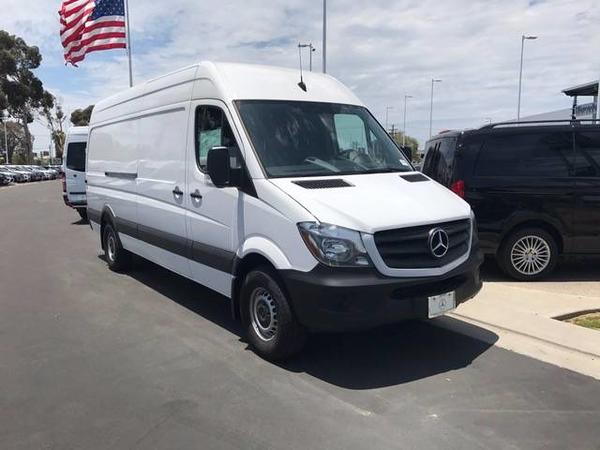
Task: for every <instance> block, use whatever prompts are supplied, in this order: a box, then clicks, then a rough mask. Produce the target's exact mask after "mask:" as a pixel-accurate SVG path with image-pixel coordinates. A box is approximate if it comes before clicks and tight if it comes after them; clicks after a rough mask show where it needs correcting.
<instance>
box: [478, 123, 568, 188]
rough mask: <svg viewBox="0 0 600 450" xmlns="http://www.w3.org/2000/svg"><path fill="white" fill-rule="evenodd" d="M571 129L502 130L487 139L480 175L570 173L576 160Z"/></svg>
mask: <svg viewBox="0 0 600 450" xmlns="http://www.w3.org/2000/svg"><path fill="white" fill-rule="evenodd" d="M572 136H573V134H572V133H571V132H536V133H517V134H515V133H502V134H496V135H491V136H490V137H488V138H487V139H486V142H485V144H484V147H483V150H482V151H481V152H480V155H479V161H478V163H477V174H478V175H479V176H515V177H568V176H569V173H570V168H571V166H572V163H573V156H574V152H573V137H572Z"/></svg>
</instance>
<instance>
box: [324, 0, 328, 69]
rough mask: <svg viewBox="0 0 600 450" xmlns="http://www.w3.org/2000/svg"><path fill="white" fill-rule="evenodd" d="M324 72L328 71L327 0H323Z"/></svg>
mask: <svg viewBox="0 0 600 450" xmlns="http://www.w3.org/2000/svg"><path fill="white" fill-rule="evenodd" d="M323 73H327V0H323Z"/></svg>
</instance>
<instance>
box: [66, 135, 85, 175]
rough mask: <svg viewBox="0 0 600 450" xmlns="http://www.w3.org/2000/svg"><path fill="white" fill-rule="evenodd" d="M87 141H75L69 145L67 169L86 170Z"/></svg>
mask: <svg viewBox="0 0 600 450" xmlns="http://www.w3.org/2000/svg"><path fill="white" fill-rule="evenodd" d="M86 147H87V144H86V143H85V142H73V143H71V144H69V146H68V147H67V169H71V170H76V171H77V172H85V149H86Z"/></svg>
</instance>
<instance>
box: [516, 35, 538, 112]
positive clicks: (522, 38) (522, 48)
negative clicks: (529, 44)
mask: <svg viewBox="0 0 600 450" xmlns="http://www.w3.org/2000/svg"><path fill="white" fill-rule="evenodd" d="M534 39H537V36H526V35H524V34H523V35H521V65H520V68H519V101H518V103H517V121H519V120H521V87H522V85H523V53H524V52H525V41H528V40H534Z"/></svg>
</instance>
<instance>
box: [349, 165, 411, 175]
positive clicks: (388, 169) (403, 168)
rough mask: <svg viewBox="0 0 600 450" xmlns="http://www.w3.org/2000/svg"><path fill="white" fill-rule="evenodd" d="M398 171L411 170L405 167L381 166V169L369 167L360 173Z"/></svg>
mask: <svg viewBox="0 0 600 450" xmlns="http://www.w3.org/2000/svg"><path fill="white" fill-rule="evenodd" d="M396 172H410V170H407V168H405V167H395V168H393V167H380V168H379V169H368V170H364V171H362V172H358V174H362V173H396Z"/></svg>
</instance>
